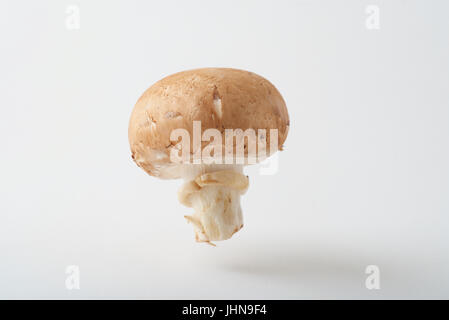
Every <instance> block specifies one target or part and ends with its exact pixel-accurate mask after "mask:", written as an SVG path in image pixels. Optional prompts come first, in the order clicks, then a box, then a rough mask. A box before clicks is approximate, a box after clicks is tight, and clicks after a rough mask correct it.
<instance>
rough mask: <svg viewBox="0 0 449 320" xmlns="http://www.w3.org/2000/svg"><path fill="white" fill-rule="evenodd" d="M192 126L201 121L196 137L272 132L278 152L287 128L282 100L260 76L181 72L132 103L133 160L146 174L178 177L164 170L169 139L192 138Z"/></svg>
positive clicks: (171, 144) (236, 72) (211, 70)
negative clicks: (174, 135)
mask: <svg viewBox="0 0 449 320" xmlns="http://www.w3.org/2000/svg"><path fill="white" fill-rule="evenodd" d="M217 102H218V103H217ZM193 121H201V129H202V132H204V130H206V129H209V128H213V129H218V130H219V131H220V132H222V134H223V136H224V130H225V129H242V130H243V131H245V130H246V129H248V128H252V129H254V130H255V131H256V132H257V130H258V129H266V131H267V133H268V132H269V130H270V129H278V146H279V149H281V148H282V145H283V143H284V141H285V139H286V137H287V134H288V128H289V117H288V111H287V107H286V105H285V102H284V99H283V98H282V96H281V94H280V93H279V91H278V90H277V89H276V88H275V87H274V86H273V85H272V84H271V83H270V82H269V81H268V80H266V79H264V78H262V77H261V76H259V75H257V74H255V73H252V72H249V71H244V70H237V69H231V68H204V69H195V70H189V71H183V72H179V73H176V74H173V75H170V76H168V77H166V78H164V79H162V80H160V81H158V82H156V83H155V84H154V85H152V86H151V87H150V88H149V89H147V90H146V91H145V92H144V93H143V95H142V96H141V97H140V99H139V100H138V101H137V103H136V105H135V107H134V110H133V112H132V114H131V119H130V122H129V130H128V137H129V143H130V146H131V152H132V157H133V159H134V161H135V162H136V163H137V165H138V166H140V167H141V168H143V169H144V170H145V171H146V172H147V173H149V174H150V175H153V176H156V177H160V178H179V173H175V170H171V171H170V170H166V169H170V167H173V166H176V165H178V164H174V163H172V162H171V161H170V150H171V148H173V147H175V146H174V145H175V144H176V143H175V142H172V141H170V134H171V132H172V130H174V129H179V128H183V129H186V130H187V131H188V132H189V133H190V134H191V135H192V134H193ZM269 143H270V142H269V137H268V136H267V145H268V146H269ZM206 145H207V144H206ZM204 146H205V145H203V146H202V147H204ZM271 153H273V152H272V151H271Z"/></svg>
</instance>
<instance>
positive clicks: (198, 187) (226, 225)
mask: <svg viewBox="0 0 449 320" xmlns="http://www.w3.org/2000/svg"><path fill="white" fill-rule="evenodd" d="M239 171H241V169H240V170H239V169H231V170H219V171H213V172H207V173H203V174H200V175H198V176H197V177H196V178H195V179H194V180H190V181H187V182H186V183H184V185H183V186H182V187H181V189H180V190H179V192H178V198H179V200H180V202H181V203H182V204H184V205H185V206H187V207H191V208H193V209H194V210H195V212H194V214H193V215H190V216H189V215H187V216H185V218H186V219H187V221H188V222H190V223H192V224H193V228H194V231H195V238H196V241H198V242H207V243H210V244H212V243H211V241H220V240H226V239H229V238H231V237H232V235H233V234H234V233H236V232H237V231H239V230H240V229H241V228H242V227H243V215H242V209H241V207H240V196H241V195H242V194H243V193H244V192H245V191H246V190H247V188H248V177H246V176H244V175H243V174H241V173H240V172H239Z"/></svg>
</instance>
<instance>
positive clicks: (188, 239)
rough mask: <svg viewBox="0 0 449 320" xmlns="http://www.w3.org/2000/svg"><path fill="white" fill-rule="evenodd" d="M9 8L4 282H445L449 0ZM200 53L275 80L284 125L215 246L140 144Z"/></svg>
mask: <svg viewBox="0 0 449 320" xmlns="http://www.w3.org/2000/svg"><path fill="white" fill-rule="evenodd" d="M0 6H1V10H0V39H1V40H0V55H1V59H0V88H1V89H0V90H1V94H0V107H1V113H0V130H1V131H0V133H1V135H0V155H1V157H0V159H1V160H0V161H1V165H0V298H3V299H9V298H26V299H27V298H43V299H46V298H57V299H82V298H84V299H89V298H99V299H106V298H124V299H131V298H136V299H155V298H157V299H170V298H171V299H178V298H184V299H200V298H201V299H243V298H245V299H264V298H266V299H303V298H304V299H308V298H324V299H341V298H343V299H347V298H356V299H390V298H448V297H449V271H448V270H449V250H448V249H449V248H448V244H449V236H448V234H449V41H448V40H449V20H448V19H447V13H448V12H449V3H448V2H447V1H424V0H421V1H400V0H394V1H382V0H371V1H355V0H354V1H331V0H329V1H324V0H323V1H299V0H298V1H293V0H292V1H285V0H284V1H226V2H223V1H188V2H184V1H145V2H144V1H86V0H78V1H49V0H42V1H31V0H28V1H12V0H7V1H5V0H2V1H1V2H0ZM198 67H234V68H240V69H246V70H250V71H253V72H255V73H257V74H260V75H262V76H264V77H265V78H267V79H269V80H270V81H271V82H272V83H273V84H274V85H275V86H276V87H277V88H278V89H279V90H280V92H281V93H282V95H283V96H284V98H285V100H286V102H287V106H288V108H289V114H290V123H291V126H290V132H289V136H288V138H287V141H286V144H285V151H283V152H282V153H281V154H280V155H279V168H278V170H277V172H276V173H275V174H273V175H261V174H260V167H258V166H254V167H250V168H247V169H246V173H247V174H248V175H249V176H250V188H249V191H248V193H247V194H246V195H245V196H244V197H243V198H242V207H243V211H244V219H245V227H244V228H243V229H242V230H241V231H240V232H238V233H237V234H236V235H235V236H234V237H233V238H232V239H231V240H228V241H225V242H219V243H217V244H218V246H217V247H216V248H214V247H210V246H207V245H204V244H198V243H195V241H194V236H193V231H192V227H191V226H190V225H188V224H186V222H185V220H184V218H183V215H184V214H188V213H190V212H191V211H190V209H188V208H185V207H183V206H182V205H181V204H179V203H178V201H177V197H176V192H177V189H178V187H179V186H180V184H181V182H180V181H162V180H158V179H156V178H153V177H150V176H148V175H147V174H145V172H144V171H142V170H141V169H139V168H138V167H137V166H136V165H135V164H134V163H133V162H132V160H131V156H130V151H129V145H128V140H127V127H128V120H129V116H130V113H131V110H132V108H133V106H134V104H135V102H136V101H137V99H138V98H139V96H140V95H141V94H142V93H143V91H144V90H145V89H146V88H147V87H149V86H150V85H151V84H152V83H154V82H155V81H157V80H159V79H160V78H162V77H164V76H167V75H169V74H171V73H174V72H177V71H181V70H186V69H192V68H198ZM374 276H375V277H376V278H375V279H374V278H372V277H374ZM74 277H75V278H76V279H75V280H74ZM373 279H374V280H373ZM72 280H73V281H72Z"/></svg>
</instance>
